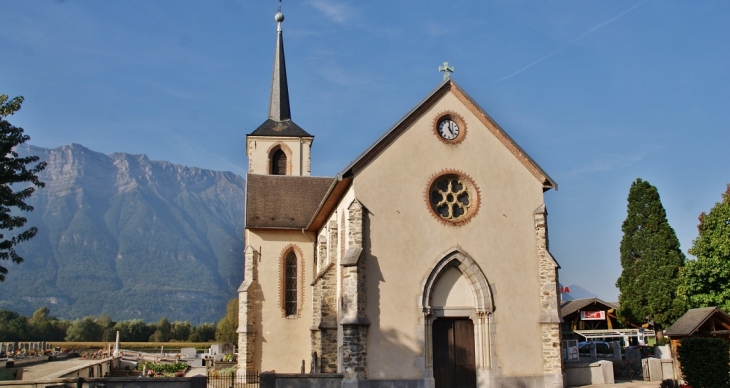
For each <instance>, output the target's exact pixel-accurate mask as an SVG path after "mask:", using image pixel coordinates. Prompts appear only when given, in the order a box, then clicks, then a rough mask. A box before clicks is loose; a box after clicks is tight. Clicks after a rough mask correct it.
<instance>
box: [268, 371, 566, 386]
mask: <svg viewBox="0 0 730 388" xmlns="http://www.w3.org/2000/svg"><path fill="white" fill-rule="evenodd" d="M342 377H343V375H341V374H281V373H268V372H263V373H261V377H260V378H261V380H260V382H261V383H260V388H284V387H286V388H315V387H324V388H434V386H435V383H434V380H433V379H432V378H424V379H392V380H387V379H371V380H366V379H363V380H344V379H343V378H342ZM562 382H563V376H562V375H546V376H519V377H497V378H492V379H488V380H486V381H480V382H478V383H477V386H478V387H500V388H544V387H549V388H562V387H563V383H562ZM556 384H559V385H556Z"/></svg>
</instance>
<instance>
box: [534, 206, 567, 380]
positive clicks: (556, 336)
mask: <svg viewBox="0 0 730 388" xmlns="http://www.w3.org/2000/svg"><path fill="white" fill-rule="evenodd" d="M535 238H536V242H537V257H538V268H539V276H540V325H541V334H542V355H543V370H544V372H545V374H546V375H561V374H562V367H563V359H562V353H561V351H560V343H561V333H560V322H561V319H560V310H559V306H560V303H559V301H558V295H559V293H558V287H559V286H558V265H557V263H556V262H555V259H553V257H552V255H551V254H550V251H549V250H548V247H549V245H548V229H547V209H546V208H545V205H542V206H540V207H539V208H537V210H536V211H535ZM561 380H562V379H561ZM561 383H562V381H561Z"/></svg>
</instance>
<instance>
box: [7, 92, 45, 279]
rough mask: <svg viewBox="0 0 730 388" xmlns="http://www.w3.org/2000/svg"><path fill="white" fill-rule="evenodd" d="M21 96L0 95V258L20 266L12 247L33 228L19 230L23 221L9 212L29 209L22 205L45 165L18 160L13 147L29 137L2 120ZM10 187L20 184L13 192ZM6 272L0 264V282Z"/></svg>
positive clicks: (28, 159) (31, 158)
mask: <svg viewBox="0 0 730 388" xmlns="http://www.w3.org/2000/svg"><path fill="white" fill-rule="evenodd" d="M22 103H23V97H15V98H13V99H12V100H10V101H8V95H7V94H3V95H0V259H2V260H11V261H13V262H15V263H22V262H23V258H22V257H20V256H19V255H18V253H17V252H16V251H15V245H17V244H19V243H21V242H23V241H27V240H30V239H31V238H33V236H35V235H36V233H38V229H37V228H36V227H30V228H28V229H25V230H20V231H18V229H23V227H24V226H25V223H26V221H27V219H26V218H25V217H22V216H19V215H17V214H13V210H14V209H17V210H22V211H32V210H33V207H32V206H30V205H28V204H26V203H25V200H26V199H28V198H29V197H30V196H31V195H32V194H33V193H34V192H35V189H36V188H37V187H43V186H44V184H43V182H41V181H40V180H38V173H39V172H41V171H43V169H44V168H46V163H45V162H40V163H38V164H36V165H35V166H30V165H31V164H33V163H35V162H38V160H39V158H38V157H37V156H27V157H23V158H21V157H18V153H17V152H15V148H16V147H17V146H19V145H21V144H23V143H25V142H26V141H28V140H30V137H29V136H28V135H26V134H24V133H23V128H20V127H16V126H13V125H12V124H10V123H9V122H8V121H7V120H5V117H7V116H10V115H12V114H13V113H15V112H17V111H18V110H19V109H20V105H21V104H22ZM14 184H21V187H20V188H19V190H17V191H15V189H16V188H18V187H17V186H16V187H13V185H14ZM7 273H8V269H7V268H5V267H4V266H1V265H0V281H4V280H5V275H6V274H7Z"/></svg>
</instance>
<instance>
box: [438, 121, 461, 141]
mask: <svg viewBox="0 0 730 388" xmlns="http://www.w3.org/2000/svg"><path fill="white" fill-rule="evenodd" d="M438 131H439V135H441V137H443V138H444V139H446V140H454V139H456V137H457V136H459V126H458V125H457V124H456V122H455V121H453V120H450V119H444V120H441V121H440V122H439V124H438Z"/></svg>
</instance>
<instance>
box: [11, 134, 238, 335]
mask: <svg viewBox="0 0 730 388" xmlns="http://www.w3.org/2000/svg"><path fill="white" fill-rule="evenodd" d="M17 152H18V153H19V154H20V155H21V156H23V155H29V154H32V155H38V156H39V157H40V158H41V160H43V161H46V162H47V163H48V166H47V167H46V169H45V171H43V172H42V173H41V174H40V179H41V181H43V182H45V184H46V186H45V188H41V189H38V190H37V191H36V193H35V194H34V195H33V196H32V197H31V198H30V199H29V200H28V201H27V202H28V204H30V205H32V206H33V207H34V208H35V210H34V211H33V212H30V213H24V214H25V216H26V217H27V218H28V223H27V226H36V227H38V234H37V235H36V237H34V238H33V239H31V240H30V241H27V242H24V243H21V244H20V245H18V249H17V250H18V252H19V253H20V255H21V256H22V257H23V258H24V259H25V261H24V262H23V263H22V264H20V265H15V264H12V263H7V264H6V265H8V268H9V270H10V272H9V273H8V275H7V278H6V281H5V282H4V283H0V290H1V291H0V309H6V310H12V311H16V312H18V313H21V314H24V315H30V314H32V313H33V311H35V310H36V309H37V308H39V307H42V306H46V307H48V308H49V309H50V310H51V315H54V316H56V317H58V318H62V319H75V318H81V317H84V316H89V315H94V316H99V315H109V316H110V317H111V318H112V320H115V321H119V320H126V319H138V318H139V319H142V320H144V321H146V322H152V321H156V320H158V319H160V318H162V317H166V318H168V319H169V320H170V321H174V320H181V321H184V320H189V321H191V322H192V323H193V324H198V323H202V322H213V321H217V320H219V319H220V318H221V317H222V316H223V315H225V305H226V302H227V301H228V300H229V299H231V298H232V297H234V296H235V295H236V290H237V288H238V287H239V285H240V284H241V281H242V278H243V253H242V252H243V248H244V245H243V221H244V218H243V214H244V202H245V201H244V196H245V192H244V186H245V180H244V178H242V177H240V176H237V175H235V174H233V173H231V172H219V171H212V170H205V169H200V168H195V167H186V166H181V165H176V164H172V163H169V162H164V161H152V160H149V158H148V157H147V156H145V155H131V154H127V153H113V154H110V155H105V154H102V153H99V152H94V151H91V150H89V149H87V148H85V147H83V146H81V145H79V144H71V145H68V146H62V147H58V148H53V149H46V148H40V147H35V146H31V145H23V146H21V147H19V148H18V149H17Z"/></svg>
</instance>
